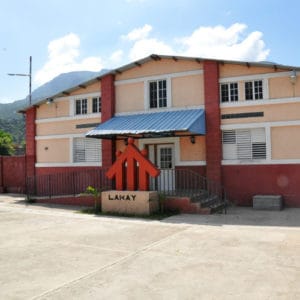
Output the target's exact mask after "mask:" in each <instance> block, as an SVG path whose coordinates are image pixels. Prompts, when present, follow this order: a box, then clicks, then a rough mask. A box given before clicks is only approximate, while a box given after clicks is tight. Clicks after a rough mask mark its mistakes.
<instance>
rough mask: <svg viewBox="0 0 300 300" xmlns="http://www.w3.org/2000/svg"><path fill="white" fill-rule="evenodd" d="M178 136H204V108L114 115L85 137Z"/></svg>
mask: <svg viewBox="0 0 300 300" xmlns="http://www.w3.org/2000/svg"><path fill="white" fill-rule="evenodd" d="M180 134H185V135H186V134H190V135H204V134H205V114H204V110H203V109H184V110H173V111H162V112H151V113H139V114H132V115H122V116H115V117H113V118H111V119H109V120H108V121H106V122H104V123H102V124H100V125H98V126H97V127H96V128H95V129H93V130H91V131H89V132H88V133H87V134H86V137H94V138H102V139H112V138H114V137H121V136H123V137H124V136H125V137H128V136H138V137H164V136H175V135H180Z"/></svg>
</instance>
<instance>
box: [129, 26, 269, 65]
mask: <svg viewBox="0 0 300 300" xmlns="http://www.w3.org/2000/svg"><path fill="white" fill-rule="evenodd" d="M246 29H247V25H245V24H241V23H235V24H233V25H231V26H229V27H227V28H226V27H224V26H221V25H219V26H215V27H204V26H201V27H199V28H198V29H196V30H195V31H193V32H192V33H191V34H190V35H188V36H185V37H181V38H178V37H174V41H175V42H174V43H167V42H165V41H163V40H159V39H157V38H155V37H152V36H149V35H150V33H151V31H152V26H151V25H148V24H146V25H145V26H143V27H140V28H136V29H134V30H132V31H131V32H129V33H128V34H127V35H126V36H123V38H126V39H127V40H129V41H131V42H133V44H132V45H131V48H130V50H129V54H128V56H129V59H130V60H137V59H140V58H142V57H145V56H147V55H149V54H152V53H157V54H167V55H171V54H177V55H184V56H196V57H207V58H219V59H229V60H251V61H259V60H265V59H266V58H267V56H268V55H269V52H270V50H269V49H266V46H265V43H264V41H263V39H262V37H263V34H262V33H261V32H259V31H254V32H251V33H249V34H248V35H247V34H246V33H245V31H246Z"/></svg>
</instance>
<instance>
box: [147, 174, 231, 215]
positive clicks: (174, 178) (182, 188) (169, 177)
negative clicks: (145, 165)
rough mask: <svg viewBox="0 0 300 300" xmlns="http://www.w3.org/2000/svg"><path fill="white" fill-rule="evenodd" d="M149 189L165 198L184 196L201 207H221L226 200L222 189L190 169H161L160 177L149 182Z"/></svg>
mask: <svg viewBox="0 0 300 300" xmlns="http://www.w3.org/2000/svg"><path fill="white" fill-rule="evenodd" d="M150 189H151V190H156V191H158V192H159V193H160V194H163V195H166V196H185V197H190V198H191V199H192V200H193V201H199V202H201V203H202V204H203V205H207V206H214V205H219V204H221V205H223V206H224V209H225V210H226V206H227V198H226V193H225V189H224V187H223V186H222V185H221V184H220V183H218V182H216V181H213V180H210V179H208V178H206V177H204V176H202V175H200V174H198V173H197V172H195V171H193V170H190V169H162V170H161V173H160V175H159V176H158V177H157V178H155V179H151V180H150Z"/></svg>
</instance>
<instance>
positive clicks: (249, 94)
mask: <svg viewBox="0 0 300 300" xmlns="http://www.w3.org/2000/svg"><path fill="white" fill-rule="evenodd" d="M245 99H246V100H259V99H263V82H262V80H254V81H246V82H245Z"/></svg>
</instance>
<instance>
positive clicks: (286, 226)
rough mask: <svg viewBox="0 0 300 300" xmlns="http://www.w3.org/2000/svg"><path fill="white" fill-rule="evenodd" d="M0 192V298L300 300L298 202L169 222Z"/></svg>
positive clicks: (183, 217)
mask: <svg viewBox="0 0 300 300" xmlns="http://www.w3.org/2000/svg"><path fill="white" fill-rule="evenodd" d="M21 200H22V198H18V197H8V196H7V195H4V196H3V195H0V299H64V300H66V299H172V300H173V299H251V300H252V299H300V209H286V210H284V211H281V212H258V211H253V210H252V209H249V208H246V209H245V208H238V209H237V208H234V209H230V210H229V214H228V215H213V216H195V215H179V216H174V217H171V218H169V219H166V220H165V221H164V222H159V221H143V220H137V219H125V218H116V217H115V218H109V217H95V216H91V215H82V214H78V213H76V212H75V211H74V209H63V208H58V207H44V206H37V205H34V206H32V205H31V206H26V205H25V204H24V202H22V201H21Z"/></svg>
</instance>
